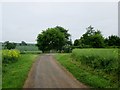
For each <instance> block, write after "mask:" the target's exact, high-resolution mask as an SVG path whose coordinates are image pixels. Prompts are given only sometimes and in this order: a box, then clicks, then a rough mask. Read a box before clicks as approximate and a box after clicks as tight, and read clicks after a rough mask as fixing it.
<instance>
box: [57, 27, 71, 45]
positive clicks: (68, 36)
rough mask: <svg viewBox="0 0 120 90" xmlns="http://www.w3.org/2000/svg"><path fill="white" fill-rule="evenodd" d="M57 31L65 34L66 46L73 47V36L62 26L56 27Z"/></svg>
mask: <svg viewBox="0 0 120 90" xmlns="http://www.w3.org/2000/svg"><path fill="white" fill-rule="evenodd" d="M55 29H56V30H59V31H60V32H61V33H63V34H64V36H65V41H66V45H68V46H71V45H72V41H71V38H70V37H71V35H70V34H69V33H68V30H66V29H65V28H63V27H61V26H56V27H55Z"/></svg>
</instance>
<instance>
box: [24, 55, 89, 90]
mask: <svg viewBox="0 0 120 90" xmlns="http://www.w3.org/2000/svg"><path fill="white" fill-rule="evenodd" d="M53 55H54V54H43V55H40V56H39V57H38V58H37V60H36V62H35V63H34V64H33V66H32V68H31V70H30V72H29V75H28V78H27V80H26V81H25V84H24V86H23V88H87V86H85V85H84V84H82V83H80V82H79V81H77V80H76V79H75V78H74V77H73V76H72V74H71V73H69V72H68V71H67V70H66V69H65V68H64V67H63V66H61V65H60V64H59V63H58V62H57V61H56V60H55V59H54V57H53Z"/></svg>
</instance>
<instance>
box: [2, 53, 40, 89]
mask: <svg viewBox="0 0 120 90" xmlns="http://www.w3.org/2000/svg"><path fill="white" fill-rule="evenodd" d="M37 56H38V55H35V54H21V57H20V58H19V60H18V61H17V62H14V63H9V64H6V65H5V64H3V67H2V68H3V69H2V70H3V71H2V72H3V73H2V88H22V87H23V85H24V82H25V80H26V78H27V75H28V72H29V70H30V68H31V66H32V63H33V62H34V61H35V60H36V57H37Z"/></svg>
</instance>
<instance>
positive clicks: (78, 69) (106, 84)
mask: <svg viewBox="0 0 120 90" xmlns="http://www.w3.org/2000/svg"><path fill="white" fill-rule="evenodd" d="M55 58H56V60H58V61H59V62H60V64H61V65H63V66H64V67H65V68H66V69H67V70H68V71H69V72H71V73H72V74H73V76H74V77H75V78H76V79H77V80H79V81H80V82H82V83H84V84H86V85H88V86H90V87H93V88H117V85H118V84H117V83H114V82H111V81H110V80H109V79H106V78H104V77H103V76H102V75H99V74H96V73H97V72H94V71H92V70H90V69H89V70H90V71H89V70H87V69H86V68H85V66H79V63H78V62H77V61H74V60H72V58H71V54H56V55H55Z"/></svg>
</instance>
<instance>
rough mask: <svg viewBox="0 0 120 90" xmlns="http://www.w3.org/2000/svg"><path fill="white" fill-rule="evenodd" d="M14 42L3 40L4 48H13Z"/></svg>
mask: <svg viewBox="0 0 120 90" xmlns="http://www.w3.org/2000/svg"><path fill="white" fill-rule="evenodd" d="M15 47H16V43H10V42H9V41H6V42H4V49H9V50H10V49H15Z"/></svg>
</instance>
